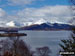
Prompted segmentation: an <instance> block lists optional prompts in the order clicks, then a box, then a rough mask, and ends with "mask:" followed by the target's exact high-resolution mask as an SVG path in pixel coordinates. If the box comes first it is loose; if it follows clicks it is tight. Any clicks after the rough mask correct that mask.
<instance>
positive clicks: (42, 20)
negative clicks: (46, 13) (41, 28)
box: [34, 19, 47, 25]
mask: <svg viewBox="0 0 75 56" xmlns="http://www.w3.org/2000/svg"><path fill="white" fill-rule="evenodd" d="M42 23H47V21H46V20H45V19H40V20H37V21H36V22H34V24H39V25H40V24H42Z"/></svg>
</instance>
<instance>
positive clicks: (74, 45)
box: [59, 28, 75, 56]
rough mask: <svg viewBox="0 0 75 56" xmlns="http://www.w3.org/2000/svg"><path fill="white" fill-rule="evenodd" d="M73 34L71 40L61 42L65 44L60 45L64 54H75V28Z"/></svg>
mask: <svg viewBox="0 0 75 56" xmlns="http://www.w3.org/2000/svg"><path fill="white" fill-rule="evenodd" d="M72 32H73V33H72V34H71V38H70V39H68V40H61V42H62V43H64V45H63V44H59V45H60V47H61V48H62V50H60V52H61V51H64V52H74V53H75V28H73V31H72ZM62 56H75V54H73V55H70V54H67V55H65V54H62Z"/></svg>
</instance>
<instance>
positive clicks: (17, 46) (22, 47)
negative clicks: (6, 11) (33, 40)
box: [0, 37, 32, 56]
mask: <svg viewBox="0 0 75 56" xmlns="http://www.w3.org/2000/svg"><path fill="white" fill-rule="evenodd" d="M0 46H1V51H2V53H3V54H6V53H7V52H8V53H10V54H12V56H32V54H31V52H30V49H29V47H28V46H27V44H26V43H25V42H24V41H23V40H22V39H20V38H19V37H14V38H8V39H5V40H1V41H0Z"/></svg>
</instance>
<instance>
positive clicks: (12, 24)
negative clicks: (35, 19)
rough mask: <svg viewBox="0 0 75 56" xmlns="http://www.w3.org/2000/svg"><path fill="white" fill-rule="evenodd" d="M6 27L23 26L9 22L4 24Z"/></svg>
mask: <svg viewBox="0 0 75 56" xmlns="http://www.w3.org/2000/svg"><path fill="white" fill-rule="evenodd" d="M5 25H6V26H8V27H20V26H23V24H21V23H19V22H16V21H10V22H8V23H6V24H5Z"/></svg>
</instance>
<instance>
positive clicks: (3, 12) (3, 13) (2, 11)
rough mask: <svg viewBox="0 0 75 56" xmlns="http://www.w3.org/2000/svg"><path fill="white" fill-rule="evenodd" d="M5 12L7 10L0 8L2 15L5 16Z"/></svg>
mask: <svg viewBox="0 0 75 56" xmlns="http://www.w3.org/2000/svg"><path fill="white" fill-rule="evenodd" d="M5 14H6V12H5V11H4V10H3V9H2V8H0V17H3V16H4V15H5Z"/></svg>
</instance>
